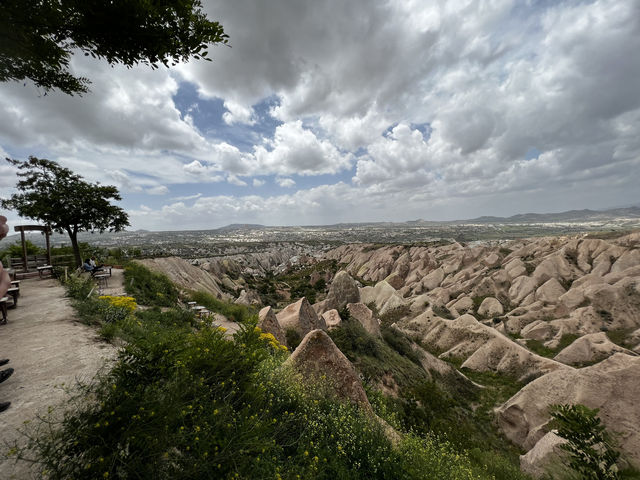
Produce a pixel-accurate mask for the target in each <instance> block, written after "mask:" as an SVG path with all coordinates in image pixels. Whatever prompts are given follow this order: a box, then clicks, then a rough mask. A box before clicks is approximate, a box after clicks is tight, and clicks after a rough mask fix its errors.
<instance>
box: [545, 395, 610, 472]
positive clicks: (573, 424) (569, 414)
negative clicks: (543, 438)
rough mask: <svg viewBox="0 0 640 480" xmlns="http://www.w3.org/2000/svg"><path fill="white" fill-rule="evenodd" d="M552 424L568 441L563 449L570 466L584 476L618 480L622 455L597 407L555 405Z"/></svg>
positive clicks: (559, 434)
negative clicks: (602, 420)
mask: <svg viewBox="0 0 640 480" xmlns="http://www.w3.org/2000/svg"><path fill="white" fill-rule="evenodd" d="M549 412H550V413H551V418H552V419H553V420H552V422H551V426H552V427H553V428H555V429H557V434H558V436H560V437H562V438H564V439H565V440H566V441H567V443H565V444H562V445H560V448H561V449H562V450H564V451H566V452H568V454H569V467H570V468H571V469H572V470H574V471H575V472H577V473H578V474H579V475H580V476H581V478H586V479H594V480H616V479H618V478H620V476H619V475H618V467H617V465H616V461H617V460H618V457H619V456H620V454H619V453H618V452H617V451H616V450H614V448H613V446H612V440H611V436H610V435H609V434H608V432H607V431H606V429H605V427H604V425H602V424H601V423H600V418H598V409H597V408H596V409H595V410H592V409H590V408H588V407H586V406H584V405H580V404H578V405H552V406H551V407H550V408H549Z"/></svg>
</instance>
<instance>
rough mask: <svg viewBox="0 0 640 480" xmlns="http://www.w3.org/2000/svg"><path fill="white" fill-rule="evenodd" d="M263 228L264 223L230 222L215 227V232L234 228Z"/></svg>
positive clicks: (229, 230) (233, 229)
mask: <svg viewBox="0 0 640 480" xmlns="http://www.w3.org/2000/svg"><path fill="white" fill-rule="evenodd" d="M262 228H265V226H264V225H260V224H258V223H231V224H229V225H225V226H224V227H220V228H216V229H214V231H216V232H234V231H236V230H259V229H262Z"/></svg>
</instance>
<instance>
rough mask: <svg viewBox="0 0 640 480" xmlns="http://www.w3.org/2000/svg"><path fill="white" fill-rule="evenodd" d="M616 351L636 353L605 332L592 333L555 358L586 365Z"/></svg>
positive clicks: (569, 363)
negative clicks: (620, 344) (613, 340)
mask: <svg viewBox="0 0 640 480" xmlns="http://www.w3.org/2000/svg"><path fill="white" fill-rule="evenodd" d="M614 353H626V354H627V355H632V356H635V355H636V354H635V353H634V352H631V351H630V350H627V349H626V348H622V347H620V346H618V345H616V344H615V343H613V342H612V341H611V340H609V338H608V337H607V334H606V333H604V332H599V333H590V334H588V335H585V336H583V337H580V338H578V339H577V340H575V341H574V342H573V343H572V344H571V345H569V346H568V347H566V348H565V349H564V350H562V351H561V352H560V353H559V354H558V355H556V356H555V357H554V360H556V361H558V362H562V363H564V364H566V365H584V364H586V363H595V362H599V361H601V360H604V359H605V358H608V357H610V356H611V355H613V354H614Z"/></svg>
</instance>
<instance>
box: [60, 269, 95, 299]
mask: <svg viewBox="0 0 640 480" xmlns="http://www.w3.org/2000/svg"><path fill="white" fill-rule="evenodd" d="M64 286H65V288H66V290H67V297H71V298H73V299H75V300H85V299H86V298H88V297H89V296H90V295H91V293H92V292H93V291H95V289H96V284H95V282H94V281H93V280H92V279H91V278H90V277H83V276H76V275H71V276H69V277H68V279H67V280H66V282H64Z"/></svg>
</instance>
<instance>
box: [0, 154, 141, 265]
mask: <svg viewBox="0 0 640 480" xmlns="http://www.w3.org/2000/svg"><path fill="white" fill-rule="evenodd" d="M7 161H8V162H9V163H10V164H12V165H15V166H16V167H18V176H19V177H20V178H21V180H19V181H18V184H17V185H16V188H17V189H18V192H19V193H16V194H14V195H12V196H11V197H10V198H8V199H3V200H1V201H0V205H2V208H6V209H9V210H16V211H17V212H18V214H19V215H20V216H22V217H26V218H33V219H35V220H40V221H42V222H44V223H45V224H46V225H49V226H50V227H51V229H52V230H55V231H56V232H59V233H64V232H66V233H67V234H68V235H69V238H70V239H71V246H72V247H73V254H74V256H75V260H76V264H77V265H78V266H80V265H82V259H81V257H80V247H79V245H78V232H83V231H98V232H104V231H105V230H109V231H112V232H117V231H120V230H122V229H123V228H124V227H126V226H127V225H129V216H128V215H127V213H126V212H125V211H124V210H123V209H122V208H120V207H118V206H116V205H112V204H111V202H110V200H121V197H120V195H119V193H118V189H117V188H116V187H114V186H110V185H100V184H99V183H89V182H86V181H85V180H84V179H83V178H82V177H81V176H80V175H76V174H74V173H73V172H72V171H71V170H69V169H68V168H64V167H61V166H60V165H58V164H57V163H56V162H53V161H51V160H45V159H39V158H36V157H29V160H27V161H20V160H12V159H10V158H7Z"/></svg>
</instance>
